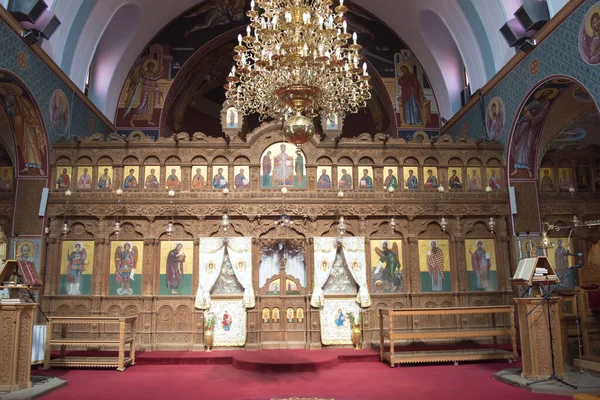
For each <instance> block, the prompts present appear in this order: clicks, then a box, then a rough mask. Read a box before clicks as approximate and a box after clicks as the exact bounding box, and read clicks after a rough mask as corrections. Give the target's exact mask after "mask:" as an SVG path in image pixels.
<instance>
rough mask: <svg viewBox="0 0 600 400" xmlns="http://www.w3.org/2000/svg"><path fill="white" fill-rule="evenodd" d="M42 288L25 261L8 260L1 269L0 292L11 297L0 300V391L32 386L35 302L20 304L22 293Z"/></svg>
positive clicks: (36, 276)
mask: <svg viewBox="0 0 600 400" xmlns="http://www.w3.org/2000/svg"><path fill="white" fill-rule="evenodd" d="M41 286H42V285H41V280H40V277H39V275H38V273H37V271H36V270H35V267H34V266H33V264H30V263H28V262H27V261H22V260H7V261H6V262H5V263H4V264H3V265H2V266H1V267H0V289H9V291H10V298H8V299H0V360H1V364H0V371H2V373H0V392H12V391H15V390H20V389H25V388H28V387H31V345H32V340H33V325H34V322H35V321H34V312H35V308H36V307H37V303H35V302H33V300H31V302H27V301H23V300H22V299H21V290H23V289H27V290H30V289H34V290H38V289H39V288H40V287H41ZM25 300H26V299H25Z"/></svg>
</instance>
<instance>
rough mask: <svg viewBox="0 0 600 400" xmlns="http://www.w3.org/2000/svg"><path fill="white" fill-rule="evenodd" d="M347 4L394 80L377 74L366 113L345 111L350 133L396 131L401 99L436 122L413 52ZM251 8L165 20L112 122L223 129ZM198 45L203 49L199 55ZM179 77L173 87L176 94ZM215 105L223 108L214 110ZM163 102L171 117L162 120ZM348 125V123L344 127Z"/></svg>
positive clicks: (375, 64) (234, 0)
mask: <svg viewBox="0 0 600 400" xmlns="http://www.w3.org/2000/svg"><path fill="white" fill-rule="evenodd" d="M346 5H347V6H348V12H347V13H346V14H345V16H344V17H345V20H346V22H347V23H348V31H350V32H356V33H357V35H358V41H359V43H360V44H361V45H362V50H361V55H362V56H363V57H365V59H366V61H367V62H368V64H369V68H374V69H375V70H376V71H377V73H378V75H379V76H381V77H382V78H383V79H389V80H391V79H394V80H395V81H396V83H395V84H393V85H390V87H389V88H386V85H387V83H386V84H384V83H383V82H382V81H380V80H373V81H372V83H373V90H372V98H371V99H370V100H369V101H368V102H367V103H368V104H367V112H366V113H359V114H352V115H349V116H347V118H346V119H345V121H344V122H345V126H348V127H350V128H349V129H350V131H351V132H352V135H355V134H360V133H363V132H387V133H390V134H396V132H393V131H394V129H392V128H395V127H396V125H401V124H402V125H406V126H408V125H407V124H406V123H403V122H402V121H404V117H401V115H404V112H402V111H403V109H404V107H403V104H407V107H405V109H406V110H409V111H410V110H413V112H414V113H415V115H416V114H418V113H421V114H422V115H421V116H420V121H421V122H420V123H418V124H415V126H422V127H433V128H439V117H438V111H437V107H436V101H435V97H434V93H433V90H432V89H431V85H430V83H429V80H428V78H427V76H426V74H425V72H424V70H423V68H422V67H421V65H420V63H419V62H418V60H417V59H416V57H415V56H414V54H413V52H412V51H411V50H409V49H408V46H407V45H406V44H405V43H404V42H403V41H402V40H401V39H399V38H398V36H397V35H396V34H395V33H394V32H393V31H391V30H390V29H389V28H388V27H387V26H386V25H385V24H383V23H381V22H380V21H379V20H378V19H377V18H376V17H374V16H373V15H372V14H370V13H369V12H367V11H365V10H363V9H362V8H360V7H358V6H356V5H354V4H346ZM249 8H250V1H249V0H207V1H205V2H203V3H201V4H199V5H197V6H194V7H192V8H191V9H189V10H188V11H186V12H185V13H183V14H182V15H180V16H179V17H177V18H175V19H174V20H172V21H171V22H170V23H169V24H168V25H166V26H165V27H164V28H163V29H162V30H161V31H160V32H159V33H158V35H156V36H155V37H154V39H153V40H152V42H151V43H149V44H148V45H147V46H146V48H145V49H144V50H143V52H142V53H141V55H140V56H139V57H138V59H137V60H136V62H135V63H134V65H133V68H132V69H131V72H130V73H129V76H128V77H127V79H126V81H125V83H124V85H123V89H122V91H121V94H120V97H119V105H118V109H117V112H116V115H115V125H116V126H117V127H119V128H124V127H133V126H135V127H155V126H156V127H158V126H159V124H162V127H161V128H162V129H161V132H162V134H163V135H167V134H169V133H172V132H180V131H190V130H194V127H197V126H198V121H202V131H203V132H205V133H207V134H208V135H213V136H221V135H222V132H221V124H220V115H219V114H220V109H221V106H222V104H223V102H224V100H225V96H224V89H223V85H224V84H225V82H226V78H227V74H228V73H229V71H230V69H231V65H232V56H233V47H234V46H235V44H236V43H237V41H236V36H237V34H238V33H240V32H241V31H242V30H243V29H244V27H245V26H246V25H247V23H248V18H247V17H246V16H245V13H246V11H247V10H248V9H249ZM200 52H202V53H203V54H202V55H200V54H198V53H200ZM192 56H193V58H192ZM199 57H201V58H202V59H201V60H199V59H198V58H199ZM184 64H187V65H188V66H189V67H190V68H193V71H189V70H187V71H186V72H187V73H186V76H185V77H184V78H183V79H184V80H185V81H186V82H182V83H179V82H178V81H177V79H176V78H179V77H178V73H179V71H181V69H182V67H183V66H184ZM402 66H405V67H407V68H408V67H409V71H408V72H404V69H403V68H402ZM186 68H187V67H186ZM182 76H183V75H182ZM176 82H177V83H176ZM174 83H175V85H176V88H175V92H176V93H173V94H171V93H170V92H169V91H170V89H171V86H172V85H173V84H174ZM402 87H404V89H403V90H402V89H401V88H402ZM403 96H404V101H403V100H402V97H403ZM171 97H172V98H171ZM389 97H391V98H392V99H394V101H390V99H389ZM392 103H395V104H392ZM203 105H204V106H203ZM207 105H209V107H206V106H207ZM213 105H218V106H219V107H214V110H212V109H213V107H212V106H213ZM415 105H417V107H416V108H415V107H414V106H415ZM163 108H165V114H166V116H165V117H163V120H162V121H163V122H161V113H162V111H163ZM215 110H218V111H215ZM415 110H416V111H415ZM407 112H408V111H407ZM396 120H397V121H399V123H396ZM411 121H412V120H411ZM240 122H241V121H239V122H238V124H239V123H240ZM255 122H256V123H257V121H255ZM413 122H418V120H414V121H413ZM228 123H229V122H228ZM233 124H234V125H235V124H236V123H235V121H233ZM252 128H253V127H250V129H252ZM403 129H404V128H403ZM408 129H410V128H408ZM345 131H346V127H345V128H344V134H346V132H345Z"/></svg>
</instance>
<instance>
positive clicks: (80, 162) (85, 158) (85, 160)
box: [75, 156, 92, 165]
mask: <svg viewBox="0 0 600 400" xmlns="http://www.w3.org/2000/svg"><path fill="white" fill-rule="evenodd" d="M75 164H76V165H91V164H92V159H91V158H90V157H88V156H82V157H79V158H78V159H77V161H75Z"/></svg>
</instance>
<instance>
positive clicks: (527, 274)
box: [510, 257, 558, 285]
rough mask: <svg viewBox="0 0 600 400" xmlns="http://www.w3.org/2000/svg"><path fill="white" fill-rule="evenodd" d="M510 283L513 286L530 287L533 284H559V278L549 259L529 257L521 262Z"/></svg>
mask: <svg viewBox="0 0 600 400" xmlns="http://www.w3.org/2000/svg"><path fill="white" fill-rule="evenodd" d="M510 281H511V282H512V284H513V285H530V284H531V283H532V282H535V283H540V284H542V283H554V284H555V283H558V276H556V273H555V272H554V268H552V266H551V265H550V261H548V258H547V257H529V258H523V259H521V260H520V261H519V265H517V270H516V271H515V275H514V276H513V278H512V279H511V280H510Z"/></svg>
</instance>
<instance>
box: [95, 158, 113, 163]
mask: <svg viewBox="0 0 600 400" xmlns="http://www.w3.org/2000/svg"><path fill="white" fill-rule="evenodd" d="M97 164H98V165H113V159H112V158H110V157H109V156H100V158H98V162H97Z"/></svg>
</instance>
